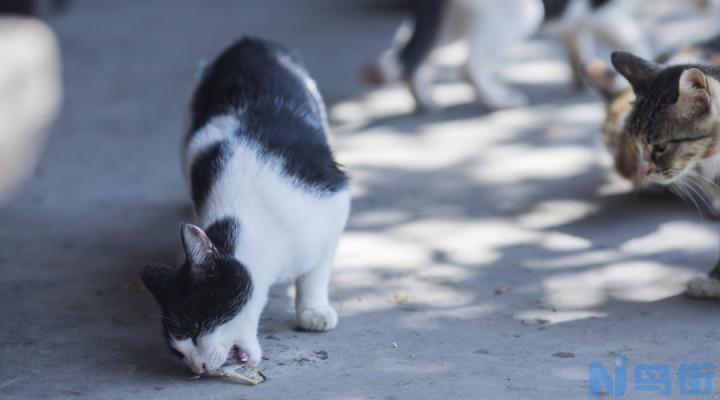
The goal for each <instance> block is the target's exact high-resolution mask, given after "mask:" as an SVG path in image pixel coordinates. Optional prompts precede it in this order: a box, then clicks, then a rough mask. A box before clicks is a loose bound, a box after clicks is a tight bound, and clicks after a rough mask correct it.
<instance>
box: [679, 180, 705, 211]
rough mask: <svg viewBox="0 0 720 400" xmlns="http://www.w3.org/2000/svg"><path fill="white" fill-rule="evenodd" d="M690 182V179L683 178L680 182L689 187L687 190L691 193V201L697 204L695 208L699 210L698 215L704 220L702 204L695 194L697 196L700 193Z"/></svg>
mask: <svg viewBox="0 0 720 400" xmlns="http://www.w3.org/2000/svg"><path fill="white" fill-rule="evenodd" d="M689 182H690V181H684V180H683V181H680V183H681V184H682V185H683V187H685V188H686V189H687V191H688V192H689V193H690V195H689V196H688V197H689V199H690V201H691V202H692V203H693V205H694V206H695V209H696V210H697V212H698V216H699V217H700V220H704V217H703V210H702V207H701V206H700V204H699V203H698V202H697V201H696V200H695V196H697V195H698V193H697V191H696V190H695V189H694V188H693V187H692V186H691V185H690V184H689ZM700 197H701V198H702V196H700Z"/></svg>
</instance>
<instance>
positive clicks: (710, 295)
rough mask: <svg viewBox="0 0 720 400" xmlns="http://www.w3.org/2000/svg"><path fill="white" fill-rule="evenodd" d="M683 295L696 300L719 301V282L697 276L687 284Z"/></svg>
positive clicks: (705, 276)
mask: <svg viewBox="0 0 720 400" xmlns="http://www.w3.org/2000/svg"><path fill="white" fill-rule="evenodd" d="M685 293H686V294H687V295H688V296H690V297H693V298H696V299H720V281H719V280H717V279H715V278H711V277H709V276H707V275H703V276H698V277H697V278H695V279H693V280H691V281H690V282H688V285H687V291H686V292H685Z"/></svg>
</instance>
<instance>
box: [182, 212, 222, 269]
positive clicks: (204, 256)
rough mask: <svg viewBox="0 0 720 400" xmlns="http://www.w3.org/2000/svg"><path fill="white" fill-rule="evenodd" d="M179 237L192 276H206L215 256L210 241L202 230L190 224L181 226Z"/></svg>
mask: <svg viewBox="0 0 720 400" xmlns="http://www.w3.org/2000/svg"><path fill="white" fill-rule="evenodd" d="M181 235H182V241H183V247H184V248H185V257H187V261H188V264H189V266H190V269H191V272H192V273H193V275H198V274H201V275H203V276H204V275H206V274H207V272H208V271H206V269H207V268H210V267H212V264H213V263H212V262H210V261H212V260H213V259H214V257H215V256H216V255H217V252H216V250H215V246H214V245H213V243H212V241H211V240H210V238H209V237H208V236H207V235H206V234H205V232H203V230H202V229H200V228H198V227H197V226H195V225H191V224H183V226H182V229H181Z"/></svg>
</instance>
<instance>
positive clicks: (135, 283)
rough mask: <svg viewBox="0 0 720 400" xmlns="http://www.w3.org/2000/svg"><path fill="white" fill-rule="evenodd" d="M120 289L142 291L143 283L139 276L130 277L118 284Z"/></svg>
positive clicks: (143, 288)
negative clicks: (130, 278)
mask: <svg viewBox="0 0 720 400" xmlns="http://www.w3.org/2000/svg"><path fill="white" fill-rule="evenodd" d="M120 289H122V290H124V291H126V292H135V293H138V292H142V291H143V290H145V285H143V283H142V281H141V280H140V278H135V279H132V280H129V281H127V282H125V283H123V284H122V285H121V286H120Z"/></svg>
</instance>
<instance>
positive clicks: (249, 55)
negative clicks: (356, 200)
mask: <svg viewBox="0 0 720 400" xmlns="http://www.w3.org/2000/svg"><path fill="white" fill-rule="evenodd" d="M307 77H308V75H307V71H306V70H305V68H304V67H303V66H302V64H301V63H300V61H299V58H298V57H297V55H295V54H294V53H292V52H290V51H289V50H287V49H285V48H284V47H282V46H280V45H277V44H275V43H271V42H267V41H263V40H258V39H250V38H245V39H242V40H240V41H238V42H237V43H235V44H234V45H233V46H231V47H230V48H228V49H227V50H225V51H224V52H223V53H222V54H221V55H220V57H219V58H218V59H217V60H215V62H213V63H212V65H210V66H209V67H208V69H207V70H206V71H205V73H204V76H203V79H202V81H201V83H200V85H199V86H198V88H197V90H196V92H195V95H194V97H193V101H192V106H191V109H192V122H191V127H192V131H193V132H195V131H197V130H198V129H200V128H202V127H203V126H204V125H205V124H207V123H208V122H209V121H210V120H211V119H212V118H213V117H216V116H221V115H233V114H234V115H236V116H237V118H238V120H239V122H240V128H239V129H238V130H237V132H235V135H237V136H238V137H239V138H244V139H251V140H252V141H253V142H255V143H258V144H259V145H260V146H261V148H262V149H263V150H264V151H265V152H267V154H268V155H272V156H274V157H279V158H280V159H282V160H283V164H284V169H285V172H286V173H287V175H289V176H291V177H294V178H297V179H298V180H300V181H301V182H302V183H304V184H306V185H308V186H311V187H313V188H315V189H319V190H322V191H331V192H335V191H338V190H341V189H343V188H344V187H346V186H347V178H346V176H345V174H344V173H343V172H342V171H341V170H340V168H339V166H338V164H337V163H336V162H335V160H334V158H333V155H332V153H331V151H330V147H329V145H328V143H327V139H326V132H325V131H324V129H325V126H326V121H324V119H325V111H324V110H325V108H324V105H323V104H322V102H321V99H318V98H316V97H315V96H314V95H313V94H312V93H311V92H310V91H309V90H308V88H307V87H306V84H305V82H304V79H306V78H307ZM208 153H209V154H205V158H204V159H203V160H202V162H201V161H200V159H198V162H196V164H199V166H198V167H197V171H196V168H195V167H193V171H192V172H193V174H192V175H193V176H192V177H193V195H194V196H197V198H198V200H199V201H198V200H196V207H198V208H200V207H201V206H202V202H203V200H205V197H206V196H207V193H208V192H209V189H210V187H211V186H212V183H213V182H214V177H215V175H216V174H217V171H218V168H219V167H220V164H219V163H218V162H217V161H218V160H223V159H224V158H223V157H222V156H220V154H225V153H223V152H222V151H220V150H219V149H218V148H214V149H211V151H209V152H208ZM196 182H197V184H198V187H197V188H196V187H195V184H196Z"/></svg>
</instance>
